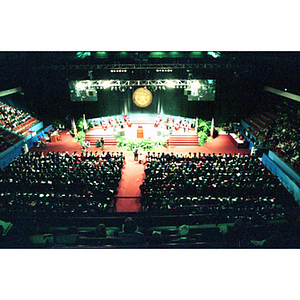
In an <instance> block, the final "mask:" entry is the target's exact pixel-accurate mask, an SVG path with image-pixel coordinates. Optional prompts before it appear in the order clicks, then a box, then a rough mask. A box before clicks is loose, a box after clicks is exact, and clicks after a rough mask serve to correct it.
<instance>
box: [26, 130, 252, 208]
mask: <svg viewBox="0 0 300 300" xmlns="http://www.w3.org/2000/svg"><path fill="white" fill-rule="evenodd" d="M42 150H43V151H44V152H47V151H55V152H57V151H60V152H62V151H68V152H69V153H73V152H74V151H77V153H81V146H80V145H79V144H78V143H76V142H73V138H72V136H71V135H69V134H67V132H66V131H64V132H62V133H61V140H59V141H57V142H56V143H49V144H48V145H47V146H46V147H45V149H41V148H36V147H32V148H31V149H30V151H42ZM104 150H105V151H110V152H117V151H119V152H120V151H122V150H121V149H119V148H117V147H116V146H108V145H106V146H105V148H104ZM88 151H89V152H90V151H92V152H95V151H98V152H102V150H101V148H96V146H94V145H92V146H91V147H90V148H89V150H88ZM160 152H165V153H167V152H169V153H171V152H173V153H174V154H176V153H181V152H182V153H188V152H191V153H194V152H196V153H198V152H201V153H206V154H208V153H211V154H212V153H216V154H219V153H221V154H222V155H223V154H224V153H227V154H229V153H231V154H233V153H241V154H242V153H247V154H249V153H250V150H249V149H238V148H236V147H235V146H234V144H233V143H232V142H231V140H230V138H229V137H228V136H227V135H219V136H218V137H217V138H215V139H213V140H212V142H210V143H206V144H204V145H203V146H200V147H199V146H169V147H168V148H163V149H161V150H160ZM146 154H147V153H146V152H145V153H144V157H145V155H146ZM124 155H125V157H126V164H125V165H124V167H123V170H122V179H121V180H120V183H119V188H118V194H117V195H116V197H117V204H116V210H117V212H139V211H140V210H141V206H140V203H139V198H138V197H140V196H141V193H140V189H139V186H140V184H141V183H142V181H143V179H144V176H145V174H144V165H143V164H139V163H138V162H136V161H134V160H133V153H132V152H129V151H124ZM122 197H126V198H122ZM127 197H128V198H127ZM136 197H137V198H136Z"/></svg>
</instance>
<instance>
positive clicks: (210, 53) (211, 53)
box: [207, 51, 221, 58]
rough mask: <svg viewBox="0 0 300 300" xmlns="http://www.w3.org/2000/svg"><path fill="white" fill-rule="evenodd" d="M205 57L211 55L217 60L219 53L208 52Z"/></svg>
mask: <svg viewBox="0 0 300 300" xmlns="http://www.w3.org/2000/svg"><path fill="white" fill-rule="evenodd" d="M207 55H211V56H212V57H213V58H217V57H220V56H221V52H215V51H208V52H207Z"/></svg>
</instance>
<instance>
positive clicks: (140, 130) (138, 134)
mask: <svg viewBox="0 0 300 300" xmlns="http://www.w3.org/2000/svg"><path fill="white" fill-rule="evenodd" d="M136 137H137V138H138V139H143V138H144V129H143V128H138V129H137V132H136Z"/></svg>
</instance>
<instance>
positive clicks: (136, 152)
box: [133, 147, 139, 161]
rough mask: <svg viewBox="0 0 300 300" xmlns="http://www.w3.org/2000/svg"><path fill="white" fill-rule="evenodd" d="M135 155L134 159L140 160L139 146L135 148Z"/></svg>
mask: <svg viewBox="0 0 300 300" xmlns="http://www.w3.org/2000/svg"><path fill="white" fill-rule="evenodd" d="M133 155H134V160H135V161H137V160H138V156H139V148H138V147H136V148H135V149H134V152H133Z"/></svg>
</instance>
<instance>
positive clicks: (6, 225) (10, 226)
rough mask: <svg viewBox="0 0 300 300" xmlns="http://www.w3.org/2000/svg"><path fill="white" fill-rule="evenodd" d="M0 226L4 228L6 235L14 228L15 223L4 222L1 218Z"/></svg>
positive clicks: (4, 234)
mask: <svg viewBox="0 0 300 300" xmlns="http://www.w3.org/2000/svg"><path fill="white" fill-rule="evenodd" d="M0 226H2V228H3V232H2V236H6V234H7V233H8V232H9V230H10V229H11V228H12V226H13V224H12V223H11V222H4V221H2V220H0Z"/></svg>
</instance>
